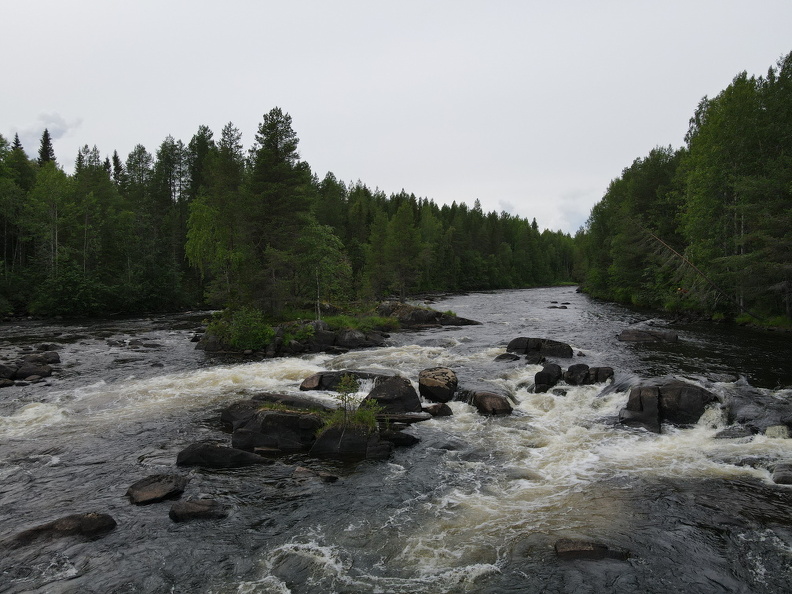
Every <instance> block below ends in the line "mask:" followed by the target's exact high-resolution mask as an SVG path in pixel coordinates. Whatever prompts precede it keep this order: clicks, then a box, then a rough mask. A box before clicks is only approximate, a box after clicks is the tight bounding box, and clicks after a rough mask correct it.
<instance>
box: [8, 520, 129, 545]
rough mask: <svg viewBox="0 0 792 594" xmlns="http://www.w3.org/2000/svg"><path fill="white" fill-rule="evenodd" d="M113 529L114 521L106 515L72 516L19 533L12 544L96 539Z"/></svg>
mask: <svg viewBox="0 0 792 594" xmlns="http://www.w3.org/2000/svg"><path fill="white" fill-rule="evenodd" d="M115 527H116V521H115V520H114V519H113V517H112V516H110V515H108V514H101V513H95V512H89V513H85V514H72V515H69V516H64V517H62V518H59V519H57V520H54V521H52V522H48V523H46V524H41V525H40V526H36V527H35V528H31V529H30V530H25V531H24V532H20V533H19V534H17V535H16V536H15V537H14V539H13V543H14V544H17V545H27V544H30V543H31V542H33V541H35V540H39V539H54V538H62V537H64V536H82V537H85V538H97V537H99V536H104V535H105V534H106V533H108V532H110V531H111V530H112V529H113V528H115Z"/></svg>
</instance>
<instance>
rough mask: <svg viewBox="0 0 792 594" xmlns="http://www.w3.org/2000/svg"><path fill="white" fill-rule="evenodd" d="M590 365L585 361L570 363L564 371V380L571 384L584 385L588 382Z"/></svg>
mask: <svg viewBox="0 0 792 594" xmlns="http://www.w3.org/2000/svg"><path fill="white" fill-rule="evenodd" d="M588 377H589V366H588V365H586V364H585V363H577V364H576V365H570V366H569V369H567V370H566V371H565V372H564V381H565V382H566V383H567V384H569V385H570V386H582V385H585V384H587V383H588Z"/></svg>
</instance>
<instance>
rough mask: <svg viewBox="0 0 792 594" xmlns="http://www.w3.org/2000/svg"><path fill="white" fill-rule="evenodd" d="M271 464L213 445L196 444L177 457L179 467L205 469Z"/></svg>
mask: <svg viewBox="0 0 792 594" xmlns="http://www.w3.org/2000/svg"><path fill="white" fill-rule="evenodd" d="M270 463H271V462H270V460H267V459H266V458H263V457H261V456H259V455H258V454H254V453H252V452H246V451H245V450H239V449H236V448H228V447H224V446H220V445H215V444H211V443H194V444H192V445H190V446H187V447H186V448H184V449H183V450H182V451H181V452H179V455H178V456H177V457H176V465H177V466H202V467H204V468H240V467H242V466H251V465H254V464H270Z"/></svg>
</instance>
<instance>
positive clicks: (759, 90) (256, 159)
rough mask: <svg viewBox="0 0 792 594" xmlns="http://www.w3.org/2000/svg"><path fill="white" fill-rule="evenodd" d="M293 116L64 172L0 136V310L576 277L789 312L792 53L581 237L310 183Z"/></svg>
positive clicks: (658, 151) (471, 211) (739, 88)
mask: <svg viewBox="0 0 792 594" xmlns="http://www.w3.org/2000/svg"><path fill="white" fill-rule="evenodd" d="M298 144H299V138H298V137H297V134H296V132H295V130H294V129H293V126H292V120H291V117H290V116H289V114H288V113H286V112H284V111H283V110H282V109H281V108H278V107H275V108H273V109H271V110H270V111H269V112H267V113H266V114H264V116H263V118H262V121H261V123H260V124H259V126H258V129H257V130H256V131H255V135H254V137H253V142H252V145H251V146H250V147H249V148H248V149H245V147H244V146H243V144H242V133H241V132H240V131H239V130H238V129H237V128H236V127H235V126H234V125H233V124H232V123H229V124H227V125H226V126H225V127H224V128H223V129H222V131H221V133H220V135H219V137H218V138H215V135H214V133H213V132H212V130H210V129H209V128H208V127H206V126H200V127H199V128H198V130H197V132H196V133H195V134H194V135H193V137H192V138H191V139H190V140H189V142H188V143H187V144H184V143H183V142H182V141H181V140H176V139H174V138H173V137H171V136H168V137H166V138H165V140H163V142H162V144H161V145H160V146H159V147H158V148H157V150H156V152H155V153H154V154H152V153H150V152H149V151H147V150H146V148H145V147H143V146H142V145H137V146H136V147H134V149H133V150H132V152H130V153H129V155H128V156H127V157H126V159H125V160H122V159H121V157H119V155H118V153H117V152H115V151H114V152H113V153H112V156H103V155H102V153H101V152H100V151H99V149H98V148H97V147H96V146H94V147H92V148H91V147H89V146H88V145H86V146H84V147H83V148H82V149H80V151H79V153H78V154H77V155H76V160H75V167H74V171H73V172H72V173H67V172H65V171H64V170H63V168H62V167H61V166H59V164H58V162H57V159H56V155H55V151H54V148H53V144H52V139H51V138H50V137H49V134H48V132H47V130H45V131H44V133H43V134H42V137H41V142H40V146H39V149H38V155H37V158H30V157H29V156H28V154H27V153H26V152H25V150H24V147H22V146H21V144H20V142H19V138H18V136H17V137H15V138H14V139H13V140H12V141H9V140H8V139H5V138H3V137H2V136H0V238H1V241H2V253H1V254H0V262H2V277H1V278H0V314H10V313H15V314H34V315H49V316H52V315H64V316H92V315H115V314H135V313H144V312H158V311H173V310H181V309H185V308H199V307H212V308H228V309H229V310H231V311H238V310H241V309H244V308H248V309H252V310H253V311H257V312H261V313H262V314H263V315H265V316H267V317H269V318H283V317H288V316H289V315H290V314H293V312H296V311H305V310H310V309H313V308H314V307H315V306H316V304H319V303H349V302H352V301H366V300H367V301H373V300H378V299H382V298H384V297H394V296H395V297H399V298H402V299H404V298H405V297H407V296H410V295H416V294H419V293H429V292H460V291H473V290H491V289H506V288H523V287H533V286H543V285H552V284H558V283H563V282H578V283H580V284H581V286H582V288H583V290H585V291H586V292H588V293H589V294H590V295H592V296H594V297H598V298H603V299H608V300H613V301H618V302H621V303H626V304H631V305H635V306H641V307H649V308H654V309H664V310H669V311H695V312H702V313H705V314H707V315H712V316H714V317H716V318H728V319H735V318H737V319H746V320H756V321H760V322H762V323H771V324H772V323H775V324H789V323H790V319H792V53H790V54H789V55H787V56H786V57H783V58H781V59H780V60H779V61H778V62H777V64H776V65H774V66H772V67H770V68H769V70H768V72H767V74H766V75H764V76H749V75H748V74H747V73H745V72H742V73H740V74H738V75H737V76H736V77H735V78H734V80H733V81H732V82H731V84H730V85H729V86H728V87H727V88H726V89H724V90H723V91H721V92H720V93H719V94H718V95H717V96H715V97H713V98H709V97H704V98H703V99H702V100H701V101H700V103H699V104H698V106H697V107H696V109H695V111H694V113H693V115H692V117H691V119H690V124H689V130H688V133H687V135H686V136H685V138H684V144H683V145H682V146H681V147H680V148H678V149H674V148H672V147H657V148H655V149H653V150H652V151H650V152H649V154H648V155H647V156H645V157H640V158H637V159H635V161H634V162H633V163H632V164H631V165H630V166H629V167H626V168H625V169H624V170H623V171H622V172H621V175H620V176H619V177H617V178H615V179H614V180H613V181H612V182H611V183H610V185H609V186H608V188H607V190H606V191H605V194H604V196H603V198H602V199H601V200H600V201H599V202H598V203H597V204H596V205H595V206H594V207H593V208H592V210H591V214H590V216H589V218H588V220H587V222H586V224H585V226H584V227H583V228H582V229H580V230H579V231H578V232H577V233H576V235H575V236H574V237H571V236H570V235H568V234H565V233H562V232H552V231H548V230H544V231H540V230H539V226H538V224H537V222H536V220H535V219H534V220H530V221H529V220H527V219H524V218H520V217H516V216H513V215H510V214H508V213H506V212H501V213H496V212H489V213H485V212H483V211H482V209H481V206H480V204H479V202H478V201H476V202H475V203H474V204H473V205H472V206H468V205H466V204H464V203H459V204H457V203H456V202H454V203H452V204H450V205H448V204H443V205H438V204H436V203H435V202H434V201H433V200H431V199H430V198H418V197H416V196H415V195H414V194H408V193H407V192H405V191H401V192H399V193H397V194H391V195H385V193H384V192H382V191H380V190H378V189H371V187H369V186H367V185H366V184H364V183H363V182H361V181H356V182H346V183H345V182H343V181H341V180H339V179H338V178H336V176H335V175H334V174H333V173H327V174H326V175H324V177H322V178H321V179H320V178H319V177H318V176H317V175H316V174H315V173H314V172H313V171H312V170H311V167H310V165H309V164H308V162H307V161H305V160H303V159H302V158H301V156H300V154H299V152H298Z"/></svg>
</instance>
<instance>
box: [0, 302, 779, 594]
mask: <svg viewBox="0 0 792 594" xmlns="http://www.w3.org/2000/svg"><path fill="white" fill-rule="evenodd" d="M553 302H557V303H558V304H560V303H566V304H567V305H566V307H567V308H566V309H556V308H552V309H551V308H550V306H551V305H552V304H553ZM434 306H435V307H437V308H438V309H442V310H446V309H452V310H454V311H455V312H457V314H459V315H461V316H464V317H468V318H473V319H476V320H480V321H482V322H484V324H483V325H481V326H466V327H453V328H444V329H430V330H424V331H420V332H404V333H399V334H395V335H394V336H393V337H392V339H391V345H390V346H387V347H385V348H379V349H371V350H363V351H355V352H351V353H348V354H346V355H342V356H330V355H325V354H321V355H311V356H305V357H299V358H283V359H273V360H268V361H264V362H257V363H241V364H222V365H218V364H216V363H215V362H212V361H208V360H205V359H204V355H203V353H201V352H200V351H195V350H193V344H192V343H190V342H189V340H188V336H189V331H188V330H179V329H176V328H180V327H182V326H180V325H174V323H173V322H174V320H172V319H166V318H162V319H154V320H131V321H125V322H115V323H113V324H103V325H94V326H88V327H75V326H69V327H65V326H64V327H57V328H56V327H53V326H51V325H41V324H36V323H28V324H20V325H14V326H6V327H5V328H0V332H3V334H2V336H0V339H2V340H5V341H6V342H5V343H3V342H1V341H0V349H2V350H4V352H8V353H16V350H17V349H18V348H19V347H20V346H22V345H25V344H35V343H36V342H42V341H47V342H56V343H59V344H61V346H62V350H61V351H60V354H61V357H62V359H63V369H62V372H61V373H60V375H59V376H57V377H55V378H52V379H51V380H49V381H48V382H46V383H45V384H33V385H30V386H22V387H12V388H5V389H3V390H2V391H0V432H1V433H0V435H1V436H2V437H0V454H2V455H1V456H0V503H2V505H0V526H2V533H3V536H4V537H5V536H8V535H12V534H15V533H17V532H19V531H21V530H24V529H27V528H30V527H33V526H35V525H38V524H41V523H44V522H47V521H49V520H52V519H55V518H57V517H61V516H63V515H66V514H69V513H77V512H86V511H98V512H104V513H109V514H111V515H112V516H113V517H114V518H115V519H116V520H117V522H118V526H117V528H116V529H115V530H114V531H112V532H111V533H109V534H108V535H106V536H105V537H103V538H101V539H97V540H93V541H88V542H86V541H83V540H79V539H74V538H65V539H60V540H54V541H49V542H43V541H39V542H36V543H34V544H32V545H29V546H26V547H19V548H13V549H8V550H5V551H2V559H0V592H6V591H8V592H102V593H105V592H215V593H239V594H243V593H253V592H262V593H264V592H267V593H269V592H272V593H287V592H292V593H303V592H312V593H314V592H350V593H351V592H383V593H385V592H400V593H401V592H404V593H407V592H410V593H412V592H431V593H438V592H449V593H451V592H453V593H456V592H491V593H496V592H498V593H500V592H548V593H554V592H576V593H579V592H658V593H659V592H663V593H665V592H670V591H685V592H746V593H748V592H788V591H789V588H790V587H789V583H790V580H792V488H789V487H783V486H778V485H775V484H773V483H772V481H771V480H770V474H769V472H768V470H767V468H768V467H770V466H771V465H772V464H773V463H774V462H777V461H780V460H786V459H792V440H788V439H778V438H768V437H765V436H755V437H753V438H742V439H714V435H715V434H716V433H717V432H718V431H719V430H721V429H722V428H723V427H724V412H723V411H722V410H721V409H720V408H713V409H711V410H709V411H708V412H707V413H706V414H705V416H704V417H703V418H702V420H701V421H700V422H699V423H698V425H696V426H695V427H693V428H688V429H671V428H665V433H664V434H662V435H654V434H649V433H647V432H644V431H635V430H628V429H623V428H620V427H619V426H617V425H616V424H615V418H616V416H617V415H618V411H619V409H620V408H622V407H623V406H624V404H625V402H626V398H627V391H628V390H629V388H630V386H632V385H635V384H636V383H637V382H639V381H640V380H641V379H646V378H650V377H655V376H666V375H671V376H674V377H680V378H684V379H687V380H688V381H691V382H694V383H697V384H699V385H702V386H704V387H706V388H708V389H710V390H712V391H714V392H716V393H717V394H718V395H720V396H721V397H722V398H723V399H725V400H726V401H728V399H729V397H730V395H731V394H733V393H735V391H738V390H741V389H744V388H746V387H747V386H748V385H749V384H750V385H752V386H754V387H755V388H756V389H757V390H759V391H761V392H764V393H770V394H772V395H773V396H774V397H776V398H779V399H788V398H790V397H792V389H790V387H789V386H790V385H792V373H791V372H790V369H789V368H788V367H786V366H787V365H788V363H789V361H790V360H792V357H790V355H792V348H791V347H790V345H789V341H788V339H787V337H785V336H781V335H774V334H771V333H766V332H752V331H750V330H747V329H733V328H726V327H712V326H711V325H702V326H696V325H690V326H685V327H681V328H678V330H679V332H680V338H681V341H680V343H677V344H673V345H659V346H658V345H635V344H626V343H620V342H619V341H618V340H616V335H617V334H618V332H619V331H620V330H622V329H623V328H624V327H626V326H628V325H631V324H634V323H636V322H639V321H642V320H644V319H645V316H644V315H643V314H640V313H636V312H632V311H629V310H625V309H623V308H619V307H616V306H613V305H609V304H604V303H599V302H595V301H592V300H590V299H588V298H587V297H585V296H584V295H580V294H577V293H576V292H575V291H574V289H571V288H555V289H536V290H527V291H508V292H500V293H492V294H473V295H466V296H458V297H453V298H449V299H445V300H443V301H441V302H439V303H437V304H435V305H434ZM188 325H189V324H188ZM517 336H536V337H547V338H553V339H557V340H561V341H564V342H568V343H570V344H571V345H572V346H573V347H574V349H575V352H576V353H578V357H576V359H575V361H573V362H585V363H587V364H589V365H591V366H594V365H608V366H612V367H614V369H615V370H616V381H615V382H614V383H612V384H608V385H605V386H584V387H574V388H566V389H565V393H562V392H559V393H557V394H555V393H548V394H533V393H531V392H530V391H529V387H530V384H531V382H532V379H533V375H534V374H535V373H536V371H538V370H539V367H538V366H531V365H529V366H525V365H523V364H514V363H508V364H507V363H495V362H493V359H494V358H495V357H496V356H497V355H498V354H500V353H502V352H504V350H505V345H506V343H507V342H508V341H509V340H510V339H512V338H515V337H517ZM135 338H137V339H139V340H141V341H142V343H141V344H142V346H140V347H139V348H138V349H136V350H133V349H131V348H130V347H129V346H128V344H129V343H128V342H126V343H124V342H119V341H123V340H127V341H128V340H129V339H135ZM107 341H110V342H109V343H108V342H107ZM562 363H563V364H565V365H566V364H568V363H569V362H562ZM437 365H443V366H448V367H451V368H452V369H454V370H455V371H456V372H457V374H458V375H459V377H460V383H461V385H462V386H463V387H488V388H491V389H496V390H498V391H501V392H506V393H509V394H511V395H513V397H514V398H515V399H516V401H517V402H518V403H519V404H518V405H517V406H516V407H515V411H514V414H513V415H511V416H510V417H499V418H486V417H482V416H479V415H478V414H476V413H475V412H474V410H473V409H472V408H471V407H469V406H467V405H465V404H463V403H451V407H452V409H453V411H454V416H452V417H444V418H437V419H434V420H431V421H427V422H424V423H421V424H418V425H414V426H413V427H412V428H411V429H410V430H409V432H411V433H412V434H414V435H416V436H417V437H419V438H420V439H421V442H420V443H419V444H418V445H416V446H413V447H411V448H405V449H398V450H396V452H395V453H394V454H393V456H392V457H391V458H390V460H388V461H386V462H366V463H362V464H358V465H356V466H341V465H333V464H330V463H318V462H317V461H315V460H311V459H309V458H306V457H299V456H298V457H292V458H288V459H286V460H284V464H283V465H276V466H275V467H254V468H245V469H238V470H191V471H189V472H188V471H182V470H180V472H185V473H188V474H189V476H190V479H191V480H190V483H189V485H188V487H187V491H186V492H185V497H211V498H214V499H218V500H220V501H222V502H223V503H224V504H226V505H227V506H228V507H229V509H230V515H229V517H228V518H226V519H225V520H219V521H203V522H202V521H194V522H188V523H183V524H176V523H173V522H172V521H171V520H170V519H169V518H168V509H169V507H170V503H159V504H153V505H149V506H133V505H130V504H129V502H128V501H127V499H126V498H125V497H124V494H125V492H126V489H127V487H128V486H129V485H130V484H131V483H133V482H135V481H136V480H138V479H140V478H143V477H145V476H147V475H149V474H155V473H161V472H171V471H173V470H174V467H175V466H174V464H175V458H176V454H177V453H178V452H179V451H180V450H181V449H182V448H184V447H185V446H186V445H188V444H190V443H192V442H194V441H198V440H202V441H216V442H220V443H228V442H229V441H230V436H229V435H228V434H226V433H224V432H223V431H222V428H221V427H220V425H219V422H218V411H219V410H220V409H221V408H222V407H223V406H224V405H226V404H227V403H230V402H233V401H234V400H236V399H239V398H242V397H245V395H248V394H251V393H255V392H258V391H264V390H268V391H284V392H296V391H297V390H298V386H299V383H300V381H301V380H302V379H303V378H304V377H306V376H308V375H310V374H312V373H314V372H316V371H318V370H322V369H345V368H355V369H366V370H378V369H389V370H397V371H398V372H400V373H401V374H403V375H405V376H407V377H409V378H411V379H412V380H413V381H415V380H416V379H417V375H418V372H419V371H420V370H421V369H424V368H427V367H433V366H437ZM319 397H322V398H326V399H332V395H331V394H319ZM757 461H758V462H757ZM746 462H752V464H746ZM296 464H301V465H305V466H309V467H311V468H314V469H324V470H330V471H331V472H333V473H335V474H336V475H338V476H340V480H339V481H338V482H336V483H323V482H319V481H316V482H311V481H302V482H300V481H297V480H295V479H294V478H292V477H291V470H292V469H293V467H294V465H296ZM560 538H581V539H586V540H594V541H597V542H601V543H604V544H606V545H608V546H609V547H612V548H615V549H621V550H627V551H629V552H630V557H629V558H628V559H627V560H616V559H609V560H598V561H595V560H577V561H570V560H561V559H558V558H557V557H556V555H555V553H554V549H553V545H554V543H555V542H556V541H557V540H558V539H560Z"/></svg>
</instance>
